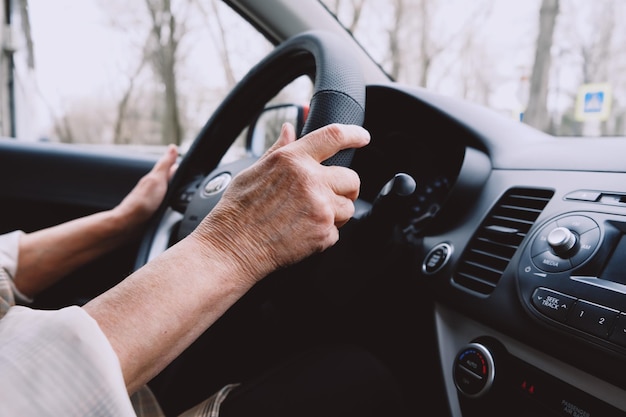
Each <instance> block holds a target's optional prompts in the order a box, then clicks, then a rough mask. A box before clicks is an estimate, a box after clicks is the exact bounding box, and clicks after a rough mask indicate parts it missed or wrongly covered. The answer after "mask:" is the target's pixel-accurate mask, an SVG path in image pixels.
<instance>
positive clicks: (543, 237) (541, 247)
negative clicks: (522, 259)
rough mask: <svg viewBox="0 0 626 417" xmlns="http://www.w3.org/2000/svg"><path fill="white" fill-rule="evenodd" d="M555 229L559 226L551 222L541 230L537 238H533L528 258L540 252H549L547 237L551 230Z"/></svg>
mask: <svg viewBox="0 0 626 417" xmlns="http://www.w3.org/2000/svg"><path fill="white" fill-rule="evenodd" d="M557 227H559V225H558V224H556V222H551V223H549V224H547V225H545V226H544V227H543V228H542V229H541V231H540V232H539V234H538V235H537V237H535V240H533V245H532V247H531V249H530V256H536V255H539V254H540V253H542V252H545V251H547V250H550V245H549V244H548V235H549V234H550V232H551V231H552V230H554V229H556V228H557Z"/></svg>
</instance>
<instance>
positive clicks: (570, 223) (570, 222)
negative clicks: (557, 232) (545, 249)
mask: <svg viewBox="0 0 626 417" xmlns="http://www.w3.org/2000/svg"><path fill="white" fill-rule="evenodd" d="M557 223H558V225H559V226H560V227H566V228H568V229H569V230H572V231H574V232H576V233H577V234H578V235H582V234H583V233H585V232H587V231H589V230H591V229H595V228H597V227H598V224H597V223H596V222H594V221H593V220H591V219H590V218H589V217H585V216H567V217H563V218H562V219H559V220H557Z"/></svg>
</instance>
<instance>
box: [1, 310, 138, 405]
mask: <svg viewBox="0 0 626 417" xmlns="http://www.w3.org/2000/svg"><path fill="white" fill-rule="evenodd" d="M0 375H2V378H0V415H2V416H21V417H31V416H33V417H34V416H37V417H43V416H55V417H57V416H64V417H72V416H85V415H98V416H103V417H104V416H111V417H126V416H135V412H134V411H133V408H132V405H131V402H130V399H129V397H128V393H127V391H126V385H125V383H124V379H123V376H122V372H121V369H120V365H119V361H118V358H117V356H116V355H115V352H114V351H113V349H112V347H111V345H110V344H109V342H108V340H107V338H106V337H105V336H104V333H102V331H101V330H100V328H99V327H98V325H97V323H96V322H95V320H93V319H92V318H91V317H90V316H89V315H88V314H87V313H86V312H85V311H84V310H83V309H82V308H80V307H76V306H72V307H66V308H63V309H61V310H54V311H45V310H34V309H31V308H28V307H22V306H16V307H12V308H11V309H10V310H9V312H8V313H7V314H6V315H5V316H4V318H2V319H1V320H0Z"/></svg>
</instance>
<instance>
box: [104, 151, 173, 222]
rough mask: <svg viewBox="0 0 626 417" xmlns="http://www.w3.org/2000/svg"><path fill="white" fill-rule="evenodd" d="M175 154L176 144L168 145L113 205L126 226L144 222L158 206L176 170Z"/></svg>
mask: <svg viewBox="0 0 626 417" xmlns="http://www.w3.org/2000/svg"><path fill="white" fill-rule="evenodd" d="M177 156H178V151H177V148H176V146H175V145H169V147H168V148H167V150H166V151H165V153H164V154H163V155H162V156H161V158H159V160H158V161H157V162H156V163H155V164H154V166H153V167H152V169H151V170H150V172H148V173H147V174H146V175H144V176H143V177H141V179H140V180H139V182H137V184H136V185H135V187H134V188H133V189H132V190H131V192H130V193H128V195H127V196H126V197H125V198H124V200H122V202H121V203H120V204H119V205H118V206H117V207H115V209H114V210H115V211H116V212H117V213H118V215H119V216H120V218H121V219H123V222H124V223H125V224H126V225H127V227H132V226H135V225H140V224H142V223H144V222H145V221H147V220H148V219H149V218H150V216H152V214H154V212H155V211H156V210H157V209H158V208H159V205H160V204H161V201H162V200H163V197H165V193H166V192H167V186H168V182H169V180H170V179H171V178H172V176H173V175H174V172H175V171H176V168H177V164H176V158H177Z"/></svg>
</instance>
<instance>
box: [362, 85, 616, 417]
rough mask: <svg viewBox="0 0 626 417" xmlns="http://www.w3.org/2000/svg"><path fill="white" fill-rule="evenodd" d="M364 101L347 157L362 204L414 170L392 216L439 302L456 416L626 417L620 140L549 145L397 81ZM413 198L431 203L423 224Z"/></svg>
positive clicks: (444, 364)
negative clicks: (361, 142) (358, 146)
mask: <svg viewBox="0 0 626 417" xmlns="http://www.w3.org/2000/svg"><path fill="white" fill-rule="evenodd" d="M367 97H368V101H367V112H366V120H365V126H366V127H367V128H368V129H369V130H370V132H371V133H372V143H371V144H370V145H368V148H367V149H363V150H359V152H357V154H356V155H355V160H354V163H353V167H354V168H355V169H356V170H357V171H358V172H359V174H360V175H361V178H362V183H363V191H362V198H363V199H365V200H367V201H368V202H374V201H375V200H376V199H377V192H379V190H381V187H383V185H384V184H385V183H386V182H387V181H389V180H390V179H391V178H393V176H394V175H395V174H397V173H400V172H403V173H406V174H408V175H410V176H411V177H412V178H413V179H414V180H415V183H416V192H415V195H414V200H412V201H410V202H409V201H408V200H407V201H404V202H403V203H402V204H399V205H398V204H397V206H398V207H405V208H404V210H405V211H404V212H402V211H401V209H398V210H400V211H398V213H403V214H402V215H398V216H397V217H396V219H398V220H397V223H399V228H398V229H399V230H401V231H405V236H404V237H405V238H406V237H407V236H408V237H409V238H408V239H406V240H407V242H410V244H412V245H414V247H415V248H416V251H415V252H414V256H415V262H414V266H413V270H412V274H413V277H414V279H415V280H416V281H418V286H419V289H420V291H424V292H426V293H428V294H429V295H430V296H432V297H433V298H434V300H435V321H436V323H435V326H436V333H437V343H438V349H439V358H440V361H441V368H442V373H443V376H442V377H443V380H444V385H445V390H446V395H447V400H448V405H449V407H450V410H451V414H452V415H453V416H478V415H509V416H528V415H532V416H623V415H625V414H626V236H625V235H626V161H624V160H623V158H622V157H620V156H619V155H624V154H625V152H626V140H624V139H623V138H615V139H600V138H560V139H557V138H553V137H551V136H548V135H545V134H543V133H539V132H537V131H535V130H533V129H530V128H529V127H528V126H525V125H523V124H522V123H519V122H517V121H514V120H509V119H508V118H506V117H503V116H501V115H499V114H495V113H492V112H491V111H485V110H483V109H479V108H476V107H473V106H472V105H466V104H461V103H456V102H454V101H452V100H449V99H447V98H445V97H435V96H431V95H429V94H428V93H427V92H426V91H423V90H420V89H415V88H403V87H401V86H397V85H394V86H385V85H378V86H370V87H368V94H367ZM384 109H394V111H393V112H389V111H384ZM416 201H420V202H421V203H422V204H423V205H426V206H428V207H432V206H436V208H437V209H436V210H433V211H432V212H431V213H432V214H433V215H432V216H428V218H427V219H426V221H424V216H423V214H424V212H425V210H426V211H427V210H428V209H426V208H424V207H422V206H420V204H418V203H416ZM406 207H409V209H408V213H409V214H408V215H407V214H406V213H407V211H406V210H407V209H406ZM407 216H408V218H407ZM412 222H413V223H412ZM411 224H418V225H419V227H416V228H414V229H413V230H412V231H411V232H410V233H408V232H406V230H407V227H408V226H409V225H411ZM396 226H398V224H397V225H396ZM409 235H410V236H409Z"/></svg>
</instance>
